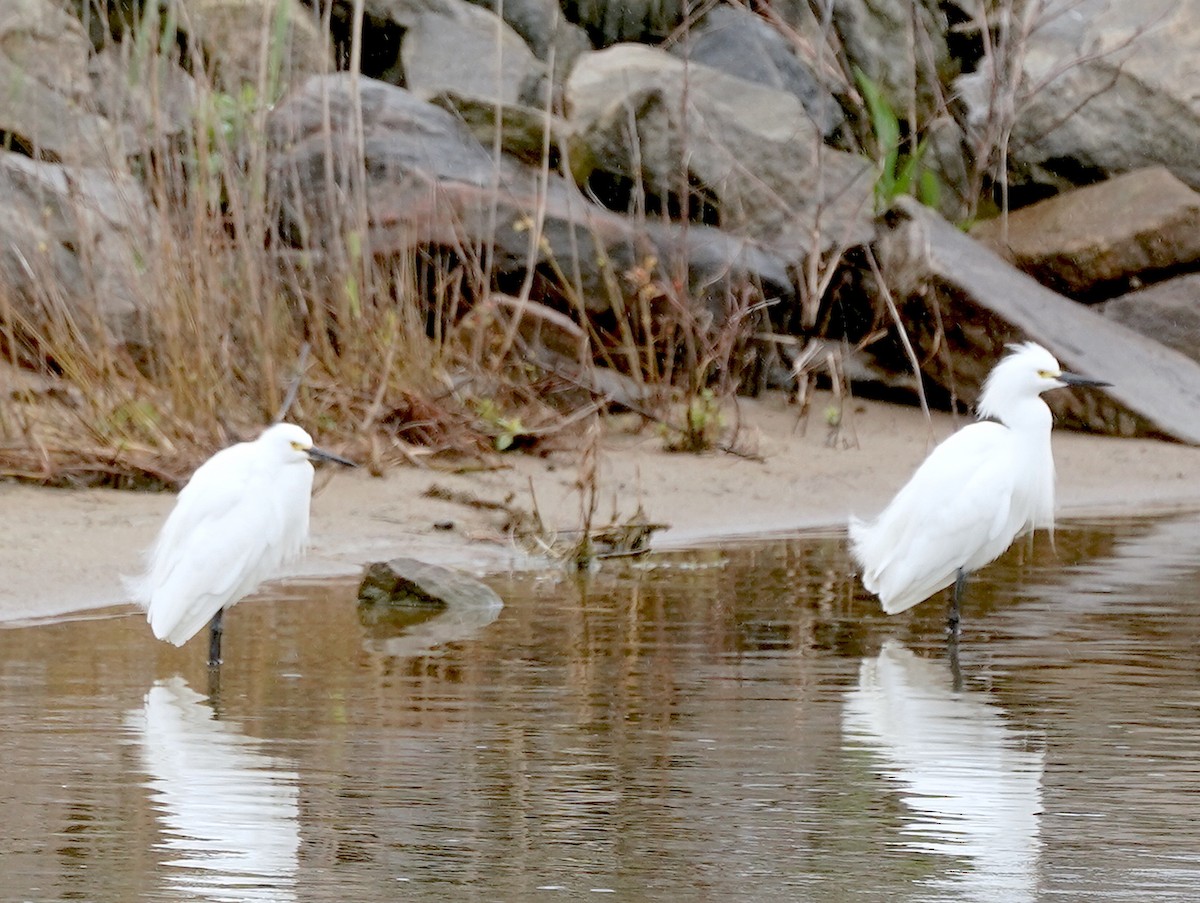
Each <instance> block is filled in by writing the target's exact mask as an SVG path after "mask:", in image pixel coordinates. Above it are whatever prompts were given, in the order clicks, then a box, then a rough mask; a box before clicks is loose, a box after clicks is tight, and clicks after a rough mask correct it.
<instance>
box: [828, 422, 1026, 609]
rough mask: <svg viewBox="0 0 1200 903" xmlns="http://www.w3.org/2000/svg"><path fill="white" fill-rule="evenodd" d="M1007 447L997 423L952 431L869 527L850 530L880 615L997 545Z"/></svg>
mask: <svg viewBox="0 0 1200 903" xmlns="http://www.w3.org/2000/svg"><path fill="white" fill-rule="evenodd" d="M1008 443H1009V433H1008V430H1007V428H1005V427H1003V426H1001V425H1000V424H996V423H976V424H972V425H971V426H968V427H965V428H964V429H962V430H959V431H958V432H957V433H955V434H954V435H952V436H951V437H950V438H948V439H947V440H946V441H945V442H943V443H942V444H941V445H939V446H938V447H937V448H935V449H934V450H933V452H932V453H931V454H930V456H929V457H928V458H927V459H926V460H925V462H924V463H923V464H922V465H921V466H920V467H919V468H918V469H917V471H916V473H914V474H913V476H912V479H910V480H909V482H908V483H907V484H906V485H905V486H904V488H903V489H901V490H900V492H899V493H897V495H896V498H895V499H894V500H893V501H892V503H891V504H890V505H888V507H887V508H886V509H885V510H884V511H883V513H882V514H881V515H880V516H879V517H878V519H877V520H876V521H875V522H873V523H871V524H861V523H860V524H858V525H852V531H851V537H852V542H853V549H854V552H855V557H856V558H858V560H859V562H860V564H861V565H862V566H863V568H864V574H863V582H864V584H865V585H866V586H867V588H868V589H870V590H872V591H873V592H875V593H877V594H878V595H879V597H880V600H881V601H882V602H883V605H884V609H885V610H886V611H888V612H889V613H894V612H899V611H904V610H905V609H906V608H910V607H912V606H913V605H916V604H917V603H918V602H921V601H922V600H924V599H926V598H928V597H929V595H931V594H932V593H934V592H936V591H937V590H939V589H941V588H943V587H945V586H948V585H949V584H950V583H951V582H952V581H953V580H954V577H955V574H956V573H957V571H958V569H959V568H963V567H967V566H968V564H969V563H970V562H971V561H973V560H974V559H973V556H976V555H977V553H978V552H979V550H981V549H985V550H990V549H991V548H993V547H994V546H996V545H997V544H998V543H1000V542H1001V540H1002V538H1003V534H1004V532H1005V527H1006V525H1007V523H1008V521H1009V519H1010V518H1009V508H1010V500H1011V496H1012V468H1011V455H1010V454H1009V447H1008ZM1010 539H1011V537H1009V538H1008V539H1003V544H1002V545H1001V546H1000V550H999V551H1003V548H1004V547H1005V546H1007V544H1008V541H1009V540H1010ZM999 551H997V552H995V554H993V555H992V557H995V555H996V554H999ZM989 560H990V559H989ZM973 566H978V565H973Z"/></svg>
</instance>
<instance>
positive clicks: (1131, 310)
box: [1101, 273, 1200, 362]
mask: <svg viewBox="0 0 1200 903" xmlns="http://www.w3.org/2000/svg"><path fill="white" fill-rule="evenodd" d="M1101 309H1102V310H1103V311H1104V315H1105V316H1106V317H1108V318H1109V319H1110V320H1113V321H1114V322H1117V323H1120V324H1122V325H1124V326H1128V327H1129V328H1130V329H1133V330H1136V331H1137V332H1140V333H1141V334H1142V335H1144V336H1148V337H1149V338H1151V339H1154V341H1156V342H1161V343H1162V344H1164V345H1166V346H1167V347H1168V348H1174V349H1175V350H1176V351H1178V352H1179V353H1180V354H1186V355H1187V356H1188V357H1190V358H1191V359H1192V360H1194V361H1197V362H1200V273H1190V274H1188V275H1186V276H1179V277H1177V278H1175V279H1168V280H1167V281H1165V282H1160V283H1158V284H1157V285H1152V286H1150V287H1149V288H1145V289H1142V290H1141V291H1137V292H1130V293H1129V294H1127V295H1121V296H1120V297H1119V298H1113V299H1112V300H1111V301H1107V302H1105V303H1104V305H1103V307H1102V308H1101Z"/></svg>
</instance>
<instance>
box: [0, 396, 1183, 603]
mask: <svg viewBox="0 0 1200 903" xmlns="http://www.w3.org/2000/svg"><path fill="white" fill-rule="evenodd" d="M825 405H826V402H825V401H824V400H823V399H818V400H817V402H816V403H815V404H814V405H813V408H812V412H811V413H810V414H809V416H808V418H807V419H806V421H800V420H798V419H797V412H796V409H795V408H794V407H790V406H788V405H787V404H786V403H785V401H784V399H783V398H782V397H777V396H773V397H768V398H765V399H762V400H756V401H742V402H741V404H740V405H739V410H738V414H737V416H738V418H739V420H740V424H741V426H740V431H739V434H738V436H739V444H740V445H742V446H745V447H746V448H748V449H752V450H754V451H756V452H757V454H758V455H759V456H760V457H761V460H748V459H745V458H741V457H736V456H733V455H729V454H718V453H714V454H706V455H684V454H672V453H668V452H665V451H664V450H663V442H662V440H661V438H660V437H659V436H658V435H657V434H656V433H655V431H654V430H652V429H646V430H642V431H640V432H623V431H622V430H621V429H620V428H619V427H614V428H613V429H611V430H610V432H609V434H608V435H606V436H605V437H604V442H603V451H602V454H601V457H600V485H601V495H600V498H601V502H600V505H599V511H598V514H597V518H596V519H597V521H598V522H600V523H607V522H609V521H611V520H612V515H613V511H614V504H615V508H616V513H617V515H618V517H619V518H625V517H628V516H629V515H630V514H632V513H633V512H634V510H635V509H636V508H637V506H638V504H639V503H640V504H641V506H642V508H643V510H644V511H645V513H646V515H647V516H648V517H649V518H650V519H651V520H652V521H655V522H662V523H666V524H669V525H670V528H669V529H667V530H666V531H664V532H661V533H658V534H656V536H655V540H654V545H655V546H656V547H659V548H666V547H679V546H685V545H691V544H699V543H704V542H711V541H714V540H720V539H722V538H728V537H733V536H740V535H748V534H761V533H776V532H786V531H794V530H800V529H806V528H814V527H833V528H838V529H840V528H841V527H842V525H843V524H844V523H845V519H846V516H847V515H848V514H849V513H850V512H856V513H860V514H864V515H869V514H874V513H875V512H876V511H877V510H878V509H879V508H881V507H882V506H883V504H884V503H885V502H886V501H887V499H888V498H890V496H891V494H892V493H893V492H895V490H896V489H897V488H899V486H900V485H901V484H902V483H903V482H904V480H905V479H906V478H907V476H908V475H909V474H910V473H911V472H912V470H913V468H914V467H916V465H917V464H918V463H919V462H920V461H921V459H922V458H923V457H924V455H925V454H926V452H927V451H928V450H929V448H931V447H932V444H933V442H934V441H936V440H940V439H942V438H944V437H945V436H947V435H948V434H949V433H951V432H952V431H953V430H954V429H955V428H956V427H957V426H960V425H962V424H963V423H965V422H966V420H965V418H961V417H960V418H957V419H956V418H952V417H950V416H949V415H945V414H935V415H934V418H933V423H932V427H931V426H930V424H929V423H928V422H927V421H926V420H925V418H924V417H923V415H922V414H921V413H920V411H918V410H915V409H911V408H905V407H901V406H896V405H887V404H880V403H872V402H863V401H855V402H853V404H852V406H851V407H849V408H847V410H846V411H845V414H844V416H843V423H842V425H841V428H840V430H839V431H838V432H837V433H833V432H832V431H831V430H830V428H829V426H828V425H827V424H826V422H825V419H824V415H823V411H824V408H825ZM731 419H732V417H731ZM1054 447H1055V458H1056V461H1057V464H1058V474H1059V479H1058V496H1059V498H1058V508H1059V516H1060V517H1069V516H1071V515H1073V514H1075V515H1081V514H1121V513H1141V512H1147V511H1160V510H1177V509H1181V508H1197V507H1200V448H1191V447H1186V446H1182V445H1176V444H1172V443H1167V442H1157V441H1152V440H1129V439H1107V438H1101V437H1095V436H1087V435H1082V434H1078V433H1069V432H1065V431H1060V432H1058V433H1056V434H1055V439H1054ZM577 459H578V455H576V454H574V453H571V452H560V453H555V454H553V455H551V456H549V457H547V458H538V457H532V456H528V455H511V456H505V457H504V458H502V459H501V463H502V464H504V465H506V466H504V467H502V468H500V469H496V470H492V471H484V472H476V473H471V474H449V473H443V472H438V471H435V470H432V469H422V468H416V467H406V468H399V469H396V470H393V471H392V472H390V473H389V474H388V475H387V476H385V477H383V478H373V477H371V476H369V475H367V474H365V473H360V472H350V471H337V472H327V471H323V472H322V473H321V474H319V475H318V477H317V485H318V489H317V494H316V497H315V498H314V500H313V522H312V549H311V552H310V554H309V556H308V558H307V559H306V560H305V561H304V563H303V565H302V566H301V567H299V568H298V573H303V574H306V575H336V574H351V573H357V572H358V571H359V569H360V567H361V565H362V564H363V563H364V562H367V561H374V560H380V559H384V558H388V557H391V556H394V555H411V556H414V557H419V558H424V559H426V560H430V561H436V562H440V563H444V564H451V565H455V566H461V567H464V568H467V569H469V570H471V571H474V572H476V573H481V572H487V571H496V570H503V569H506V568H510V567H522V566H529V565H530V564H532V563H533V562H532V561H531V560H530V559H529V558H527V557H526V556H525V555H524V554H523V553H521V552H519V551H518V550H516V549H514V548H512V547H511V545H509V544H508V543H506V542H505V541H504V537H503V534H502V533H501V531H500V523H501V521H502V519H503V516H502V515H501V514H500V513H498V512H496V511H494V510H486V509H480V508H476V507H470V506H466V505H463V504H460V503H457V502H450V501H444V500H440V499H436V498H432V497H430V496H429V495H428V492H429V490H430V488H431V487H438V488H440V489H444V490H448V491H450V492H452V493H453V492H461V493H468V494H470V495H472V496H474V497H475V498H477V499H480V500H485V501H494V502H501V503H504V502H506V501H507V502H508V503H509V504H511V505H514V506H517V507H520V508H525V509H528V508H530V507H531V492H530V487H531V486H532V487H533V492H534V493H535V494H536V498H537V505H538V508H539V510H540V512H541V515H542V518H543V520H544V521H545V522H546V523H547V524H548V525H550V526H552V527H553V528H555V529H561V530H569V529H571V528H573V527H577V526H578V525H579V523H580V495H579V492H578V490H577V489H576V488H575V481H576V479H577V475H578V470H577V464H576V461H577ZM173 501H174V498H173V496H168V495H149V494H134V493H122V492H115V491H102V490H95V491H92V490H87V491H67V490H53V489H40V488H36V487H30V486H22V485H15V484H9V485H0V575H2V578H3V579H2V580H0V622H7V623H19V622H21V621H23V620H26V619H30V618H44V617H49V616H56V615H62V614H66V613H70V612H77V611H82V610H86V609H95V608H99V607H104V606H109V605H116V604H121V603H124V602H125V601H126V598H127V597H126V595H125V593H124V591H123V589H122V586H121V582H120V575H121V574H129V573H133V572H135V571H136V570H137V568H138V562H139V558H140V555H141V552H142V550H143V549H144V548H145V547H146V546H147V545H148V544H149V543H150V541H151V540H152V539H153V537H154V534H155V533H156V531H157V529H158V527H159V526H160V525H161V523H162V521H163V518H164V517H165V516H166V514H167V512H168V511H169V510H170V507H171V505H172V504H173ZM448 524H452V525H453V526H452V528H450V529H446V526H447V525H448Z"/></svg>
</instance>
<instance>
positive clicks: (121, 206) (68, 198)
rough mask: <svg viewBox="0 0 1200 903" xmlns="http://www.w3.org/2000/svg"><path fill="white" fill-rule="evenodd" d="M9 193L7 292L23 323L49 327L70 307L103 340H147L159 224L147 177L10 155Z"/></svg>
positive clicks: (2, 213)
mask: <svg viewBox="0 0 1200 903" xmlns="http://www.w3.org/2000/svg"><path fill="white" fill-rule="evenodd" d="M0 196H2V197H3V198H4V203H3V204H0V294H3V295H4V296H5V297H6V298H7V299H8V301H9V303H10V304H12V305H13V306H14V307H15V311H14V313H15V314H16V317H15V321H16V322H17V323H28V324H32V325H33V326H34V327H35V328H38V329H39V332H40V330H41V329H42V328H45V327H46V324H48V323H54V322H61V321H62V318H63V316H64V314H66V315H67V316H68V317H69V318H70V319H71V320H72V321H73V322H74V324H75V327H76V328H78V329H80V330H82V331H84V332H85V333H86V334H88V335H89V336H90V337H92V338H94V339H95V340H98V341H101V342H109V343H126V342H132V343H140V341H141V339H142V336H143V332H142V329H143V323H142V319H141V317H142V315H143V313H144V312H145V311H146V310H147V309H148V308H149V307H150V305H151V304H153V303H154V299H155V292H154V278H153V266H152V260H151V256H152V255H153V254H154V253H155V251H154V246H155V243H156V241H155V234H156V230H155V228H154V222H155V220H154V218H153V217H152V216H151V213H150V205H149V202H148V200H147V198H146V196H145V194H144V193H143V191H142V189H141V187H140V186H139V185H138V184H137V182H135V181H134V180H133V179H132V178H131V177H128V176H125V177H122V176H120V175H117V174H115V173H114V172H112V171H111V170H110V169H107V168H104V169H101V168H92V169H85V168H75V167H67V166H63V165H59V164H55V163H45V162H41V161H38V160H31V159H29V158H28V157H23V156H20V155H18V154H12V153H4V154H0ZM97 326H98V327H99V328H100V333H99V334H95V333H94V330H95V328H96V327H97ZM31 338H32V341H33V343H34V344H35V345H36V344H37V338H36V337H31Z"/></svg>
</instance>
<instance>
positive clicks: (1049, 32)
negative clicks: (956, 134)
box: [959, 0, 1200, 189]
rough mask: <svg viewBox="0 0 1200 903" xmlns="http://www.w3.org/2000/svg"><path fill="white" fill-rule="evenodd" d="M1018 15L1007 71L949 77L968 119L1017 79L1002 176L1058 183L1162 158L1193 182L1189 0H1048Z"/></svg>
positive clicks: (1196, 130)
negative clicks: (1013, 64) (1022, 19)
mask: <svg viewBox="0 0 1200 903" xmlns="http://www.w3.org/2000/svg"><path fill="white" fill-rule="evenodd" d="M1035 8H1036V7H1030V9H1031V10H1032V9H1035ZM1019 24H1020V23H1015V26H1016V25H1019ZM1030 24H1031V27H1030V28H1029V29H1028V31H1029V33H1028V35H1025V36H1023V37H1021V39H1020V40H1021V43H1020V45H1019V46H1018V47H1016V48H1014V50H1013V51H1011V53H1012V55H1013V58H1014V59H1016V60H1017V61H1018V63H1019V67H1018V69H1017V71H1016V72H1015V73H1011V74H1010V73H1008V72H1001V73H998V74H997V73H993V72H992V71H991V70H990V69H989V68H988V67H987V66H985V65H981V66H980V68H979V69H978V70H977V71H976V72H973V73H971V74H970V75H967V76H963V77H962V78H961V79H960V80H959V89H960V95H961V97H962V98H963V100H964V102H965V103H966V104H967V106H968V108H969V112H970V117H971V119H972V120H973V121H974V122H975V124H976V126H981V125H982V123H984V122H985V121H986V120H987V119H988V118H989V117H990V116H992V115H993V111H992V106H993V105H992V104H991V103H990V99H991V98H995V97H999V98H1001V99H1002V100H1004V99H1005V98H1008V97H1009V96H1010V95H1012V93H1013V92H1012V91H1011V86H1012V85H1013V84H1014V83H1016V84H1017V85H1018V87H1017V90H1016V92H1015V97H1016V100H1015V102H1014V103H1015V106H1014V107H1013V108H1014V109H1015V126H1014V128H1013V132H1012V138H1011V141H1010V142H1009V144H1008V155H1009V163H1010V170H1011V172H1012V177H1013V179H1014V180H1016V181H1031V182H1041V183H1046V184H1050V185H1054V186H1055V187H1058V188H1062V187H1065V186H1067V185H1071V184H1079V183H1080V182H1081V181H1087V182H1090V181H1095V179H1096V176H1097V175H1117V174H1120V173H1124V172H1129V171H1131V170H1134V169H1140V168H1142V167H1146V166H1153V165H1155V164H1162V165H1164V166H1166V167H1167V168H1168V169H1170V170H1171V172H1173V173H1174V174H1175V175H1176V176H1177V177H1179V178H1180V179H1181V180H1182V181H1184V182H1185V183H1187V184H1188V185H1190V186H1191V187H1193V188H1197V189H1200V155H1198V154H1197V153H1196V148H1197V147H1198V146H1200V94H1198V93H1197V92H1196V85H1197V84H1198V83H1200V0H1145V2H1140V3H1129V2H1125V0H1082V2H1081V0H1050V2H1047V3H1045V4H1044V8H1043V9H1042V10H1041V15H1040V17H1039V18H1038V19H1037V20H1036V21H1035V22H1032V23H1030ZM1015 26H1014V31H1013V34H1014V35H1018V34H1019V33H1020V31H1021V30H1022V29H1020V28H1017V27H1015ZM1007 106H1008V102H1007V101H1005V104H1004V105H1002V107H1001V109H1000V112H1001V114H1002V115H1003V114H1004V110H1005V109H1006V108H1007Z"/></svg>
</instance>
